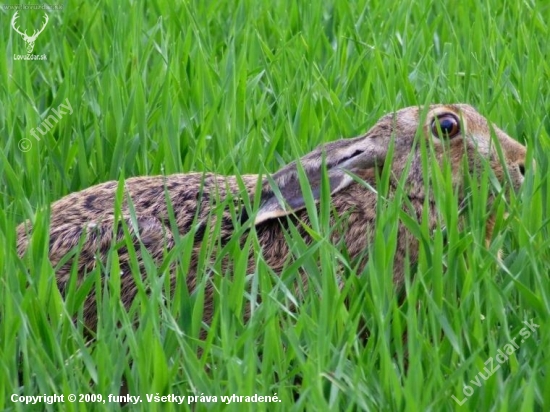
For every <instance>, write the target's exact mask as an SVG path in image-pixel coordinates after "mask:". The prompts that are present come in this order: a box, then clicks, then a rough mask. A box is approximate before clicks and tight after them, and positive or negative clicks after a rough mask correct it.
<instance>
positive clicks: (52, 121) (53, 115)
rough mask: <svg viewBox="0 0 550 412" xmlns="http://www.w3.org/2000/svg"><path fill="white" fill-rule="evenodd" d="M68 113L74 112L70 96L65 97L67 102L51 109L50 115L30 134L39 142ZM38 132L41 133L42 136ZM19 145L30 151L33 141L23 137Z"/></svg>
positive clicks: (24, 150) (20, 148) (22, 149)
mask: <svg viewBox="0 0 550 412" xmlns="http://www.w3.org/2000/svg"><path fill="white" fill-rule="evenodd" d="M66 114H73V108H72V106H71V102H70V101H69V98H66V99H65V103H61V104H60V105H59V106H57V109H51V110H50V114H49V116H48V117H46V118H45V119H44V120H43V121H42V123H40V126H36V127H33V128H32V129H31V131H30V134H31V135H32V137H34V138H35V139H36V141H37V142H39V141H40V136H45V135H46V133H48V132H49V131H50V130H52V129H53V128H54V127H55V125H56V124H57V123H59V121H60V120H61V118H62V117H63V116H65V115H66ZM37 132H38V133H40V136H39V135H38V133H37ZM18 146H19V150H21V151H22V152H28V151H29V150H31V147H32V141H31V140H30V139H26V138H23V139H21V140H20V141H19V143H18Z"/></svg>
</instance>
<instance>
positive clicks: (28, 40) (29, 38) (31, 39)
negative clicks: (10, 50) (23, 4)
mask: <svg viewBox="0 0 550 412" xmlns="http://www.w3.org/2000/svg"><path fill="white" fill-rule="evenodd" d="M18 13H19V12H18V11H16V12H15V14H14V15H13V18H12V19H11V27H13V29H14V30H15V31H16V32H17V33H19V34H20V35H21V36H22V37H23V40H25V43H27V46H26V47H27V53H28V54H31V53H32V51H33V49H34V42H35V41H36V38H37V37H38V35H39V34H40V33H42V32H43V31H44V28H45V27H46V24H48V20H49V17H48V15H47V14H46V13H44V17H45V20H44V24H43V25H42V27H41V28H40V30H38V31H36V30H34V32H33V33H32V36H29V35H28V34H27V30H25V32H24V33H22V32H21V31H20V30H19V28H17V27H16V26H15V21H16V20H17V18H18V17H19V16H18Z"/></svg>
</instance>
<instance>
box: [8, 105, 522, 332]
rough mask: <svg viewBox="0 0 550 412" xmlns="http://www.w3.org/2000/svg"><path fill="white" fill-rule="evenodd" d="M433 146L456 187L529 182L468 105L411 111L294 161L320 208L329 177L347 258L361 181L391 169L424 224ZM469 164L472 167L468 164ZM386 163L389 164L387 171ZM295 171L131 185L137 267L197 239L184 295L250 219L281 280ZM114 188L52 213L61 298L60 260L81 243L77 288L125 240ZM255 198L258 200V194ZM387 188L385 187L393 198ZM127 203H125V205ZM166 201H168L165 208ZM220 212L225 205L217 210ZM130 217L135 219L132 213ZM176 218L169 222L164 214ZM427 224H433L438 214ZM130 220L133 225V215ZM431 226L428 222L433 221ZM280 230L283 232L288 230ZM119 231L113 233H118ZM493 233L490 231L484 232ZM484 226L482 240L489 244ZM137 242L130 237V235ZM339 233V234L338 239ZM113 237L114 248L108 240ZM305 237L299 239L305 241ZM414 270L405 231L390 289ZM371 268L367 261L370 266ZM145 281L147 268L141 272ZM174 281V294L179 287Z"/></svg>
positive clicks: (77, 197) (364, 202)
mask: <svg viewBox="0 0 550 412" xmlns="http://www.w3.org/2000/svg"><path fill="white" fill-rule="evenodd" d="M418 131H420V138H423V139H427V140H430V141H431V144H432V147H433V153H434V154H435V159H436V161H438V162H440V163H443V162H448V163H449V164H450V165H451V168H452V171H453V176H454V183H455V184H456V185H461V182H462V176H463V174H462V173H461V168H462V167H463V165H464V164H467V165H468V167H469V168H470V169H471V171H472V172H474V171H475V169H476V168H478V167H479V165H480V162H479V161H480V160H482V159H485V160H487V161H488V164H489V165H490V167H491V168H492V170H493V171H494V174H495V176H496V177H497V178H498V179H499V180H500V181H502V182H503V183H506V182H509V183H511V186H512V187H513V189H518V188H519V187H520V186H521V184H522V182H523V180H524V174H525V158H526V149H525V147H524V146H523V145H521V144H520V143H518V142H516V141H514V140H513V139H512V138H510V137H509V136H507V135H506V134H505V133H504V132H503V131H502V130H500V129H498V128H497V127H496V126H494V125H492V124H490V123H489V122H488V121H487V120H486V119H485V118H484V117H483V116H481V115H480V114H479V113H478V112H477V111H476V110H475V109H474V108H472V107H471V106H469V105H465V104H452V105H432V106H428V107H408V108H405V109H402V110H399V111H397V112H395V113H391V114H388V115H386V116H384V117H382V118H381V119H380V120H379V121H378V122H377V123H376V124H375V125H374V127H372V128H371V129H370V130H369V131H368V132H367V133H366V134H364V135H363V136H360V137H356V138H353V139H343V140H337V141H334V142H331V143H328V144H325V145H322V146H320V147H319V148H317V149H316V150H314V151H313V152H311V153H309V154H308V155H306V156H304V157H303V158H301V159H300V160H299V163H300V164H301V166H302V167H303V171H304V172H305V175H306V176H307V178H308V179H309V183H310V187H311V192H312V195H313V198H314V199H315V200H316V201H319V200H320V193H321V176H322V170H323V169H322V168H323V167H325V168H326V176H327V177H328V180H329V184H330V190H331V206H332V207H333V210H334V211H335V214H337V215H339V216H345V220H346V222H345V229H344V230H343V231H342V232H340V234H335V235H334V239H333V240H334V241H335V242H336V241H339V240H343V241H344V242H345V245H346V247H347V250H348V253H349V254H350V256H351V257H352V258H354V257H358V256H360V255H361V254H365V252H366V250H367V249H368V244H369V241H370V236H371V234H372V229H373V227H374V225H375V217H376V203H377V194H376V193H375V192H374V191H372V190H369V189H367V186H366V185H365V184H364V183H361V182H360V181H359V179H357V178H354V177H353V176H352V174H354V175H356V176H358V177H360V178H361V179H362V180H363V181H364V182H366V183H368V185H370V186H371V187H375V186H376V173H377V170H378V168H380V167H391V168H392V169H391V171H392V178H391V179H390V186H391V187H393V190H395V186H396V185H397V184H398V183H399V178H400V177H401V176H402V175H403V173H404V172H405V171H406V172H407V175H406V176H403V177H404V179H401V182H404V183H405V187H406V190H407V193H408V196H409V199H410V202H411V203H412V205H413V207H414V208H415V211H416V212H417V215H418V216H421V213H422V210H423V208H424V207H426V206H425V205H426V204H430V205H432V206H430V207H433V202H432V203H426V202H425V197H426V194H425V184H424V182H423V177H422V166H421V154H420V149H419V148H418V145H415V144H414V142H415V136H416V135H417V133H418ZM492 132H493V133H494V135H495V136H496V138H497V139H498V141H499V143H500V147H501V149H502V153H503V154H504V158H505V162H504V164H503V163H502V162H501V161H499V156H498V153H497V150H496V149H495V145H494V140H493V139H492V138H491V133H492ZM390 142H392V144H393V158H392V161H391V162H387V159H386V157H387V153H388V149H389V147H390ZM465 157H466V159H467V160H468V161H467V162H464V161H463V159H464V158H465ZM388 163H389V164H388ZM298 176H299V174H298V165H297V163H296V162H293V163H290V164H289V165H288V166H286V167H284V168H282V169H281V170H279V171H278V172H276V173H275V174H273V175H272V176H270V177H268V178H265V179H262V178H261V177H259V176H258V175H243V176H241V177H239V178H237V177H234V176H219V175H215V174H209V173H206V174H201V173H189V174H176V175H170V176H154V177H134V178H130V179H127V180H126V181H125V183H124V194H125V197H124V201H123V202H122V203H123V204H122V205H121V210H122V214H123V215H124V217H125V218H126V221H127V224H128V229H129V230H130V231H131V232H132V235H133V236H135V239H136V241H135V243H136V248H135V250H136V253H137V256H138V260H139V261H140V262H139V263H140V265H141V264H142V263H143V262H142V261H141V259H142V256H141V253H140V250H141V249H140V245H142V247H143V246H144V247H145V248H146V249H147V251H148V252H149V254H150V255H151V257H152V258H153V259H154V261H155V262H156V263H157V264H159V265H160V263H161V262H162V259H163V256H165V254H166V251H167V250H170V249H172V248H173V247H174V245H175V237H176V236H175V235H176V234H175V229H176V228H175V227H174V225H173V223H174V222H175V224H176V225H177V232H179V233H178V235H185V234H186V233H189V232H190V231H191V230H192V228H194V229H193V230H195V232H194V249H193V254H192V259H191V263H190V267H189V271H188V275H187V279H186V281H187V286H188V287H189V288H190V290H191V289H193V288H194V287H195V280H196V267H197V262H198V251H199V248H200V245H201V243H202V242H204V241H206V242H216V241H220V240H221V241H222V243H223V242H224V241H225V240H226V239H227V238H229V237H230V236H231V234H232V233H233V232H234V216H235V214H238V215H239V216H240V219H241V220H242V221H248V220H250V219H254V221H253V225H254V226H255V230H256V233H257V236H258V240H259V242H260V244H261V247H262V254H263V257H264V259H265V261H266V262H267V264H268V265H270V266H271V267H272V268H273V269H274V270H275V271H280V270H281V269H282V268H283V265H284V264H285V262H287V261H288V258H289V256H290V254H291V252H290V249H289V245H288V244H287V243H286V242H285V236H284V228H285V224H287V223H288V221H287V219H294V220H295V221H302V222H306V223H307V222H308V215H307V212H306V210H305V205H306V202H305V200H304V195H303V194H302V190H301V185H300V182H299V177H298ZM117 188H118V183H117V182H114V181H111V182H106V183H102V184H99V185H97V186H94V187H91V188H88V189H85V190H82V191H81V192H77V193H73V194H70V195H68V196H66V197H64V198H62V199H61V200H59V201H57V202H55V203H54V204H53V205H52V207H51V220H50V225H51V227H50V245H49V256H50V260H51V263H52V265H53V266H54V267H56V266H58V265H59V266H58V268H57V272H56V276H57V284H58V287H59V288H60V290H61V292H62V293H64V292H65V291H66V287H67V285H68V282H69V279H70V273H71V265H73V264H74V262H72V260H71V259H68V261H67V262H66V263H62V264H60V262H61V260H62V259H63V258H64V256H65V255H66V254H67V253H69V252H70V251H72V250H74V249H75V248H76V247H77V246H78V245H79V242H81V251H80V254H79V256H78V257H77V258H78V262H77V265H78V268H77V271H78V274H79V279H82V278H83V277H84V276H85V275H86V273H87V272H89V271H90V270H91V269H93V268H94V267H95V265H96V264H97V259H102V258H104V257H105V256H106V253H107V252H108V250H109V248H110V247H111V245H112V243H113V241H117V240H120V239H122V238H123V237H124V236H123V231H122V230H121V229H120V226H119V223H117V222H116V221H115V211H114V210H115V206H114V205H115V198H116V192H117V190H118V189H117ZM258 190H260V191H261V193H257V191H258ZM391 190H392V189H391V188H390V191H391ZM246 197H248V198H249V199H254V198H255V197H256V198H257V199H258V198H259V199H260V204H259V208H258V209H257V210H255V213H253V215H252V216H251V217H249V216H248V215H247V213H246V210H245V208H244V207H243V199H245V198H246ZM129 200H130V201H129ZM167 200H168V202H167ZM220 205H221V206H220ZM217 207H223V208H224V209H223V213H222V214H221V215H220V214H217V216H220V217H221V222H218V224H219V225H221V232H218V233H221V235H220V236H221V238H222V239H212V238H211V237H212V236H211V234H210V233H209V231H210V228H212V227H214V226H215V225H214V224H213V223H212V222H210V220H211V219H214V218H215V216H216V213H211V212H212V211H213V210H214V209H215V208H217ZM131 211H133V212H132V213H131ZM172 211H173V219H170V218H169V216H170V213H172ZM236 211H237V212H236ZM428 212H429V216H430V217H431V218H433V225H434V226H435V224H436V218H435V216H436V211H435V210H432V209H430V210H429V211H428ZM131 215H133V216H135V219H134V221H132V219H131V218H130V216H131ZM431 220H432V219H431ZM285 222H286V223H285ZM115 224H116V227H115ZM489 226H490V225H489ZM31 230H32V225H31V224H30V223H29V222H25V223H22V224H21V225H19V227H18V228H17V237H18V244H17V246H18V253H19V255H20V256H23V255H24V253H25V250H26V249H27V247H28V242H29V233H30V231H31ZM490 230H491V228H490V227H489V230H488V234H487V236H490ZM136 231H137V232H138V233H135V232H136ZM335 233H337V232H335ZM113 235H115V238H116V239H113ZM304 236H305V235H304ZM406 254H408V258H409V262H411V263H414V262H415V260H416V259H417V255H418V241H417V240H416V239H414V237H413V236H410V234H409V233H408V232H407V230H406V228H405V227H404V226H403V225H401V226H400V227H399V229H398V245H397V251H396V255H395V261H394V264H395V265H394V267H395V272H394V279H393V280H394V283H395V285H396V287H399V286H401V285H402V284H403V281H404V279H403V278H404V269H403V265H404V261H405V255H406ZM118 255H119V261H120V267H121V271H122V273H121V296H122V300H123V302H124V304H125V305H127V306H129V305H130V303H131V302H132V300H133V298H134V297H135V294H136V290H137V289H136V285H135V282H134V280H133V277H132V274H131V273H130V265H129V255H128V251H127V250H126V249H125V248H124V247H123V248H120V249H119V250H118ZM366 259H368V256H367V257H366ZM254 266H255V259H254V257H253V256H251V257H250V258H249V262H248V270H249V271H250V272H253V271H254ZM141 270H142V274H143V267H142V269H141ZM173 278H174V277H173V276H172V283H171V286H172V287H175V281H174V279H173ZM212 293H213V292H212V287H208V286H207V297H206V304H205V305H206V307H205V312H204V313H205V314H204V316H205V318H206V320H208V318H209V317H210V316H211V313H212V312H211V310H212V308H211V304H212ZM84 320H85V322H86V324H87V325H88V326H89V327H90V328H93V327H94V326H95V324H96V321H97V314H96V310H95V304H94V297H93V296H89V297H88V299H87V301H86V303H85V308H84Z"/></svg>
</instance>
